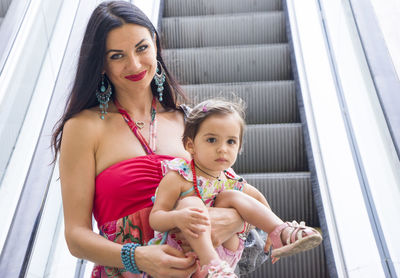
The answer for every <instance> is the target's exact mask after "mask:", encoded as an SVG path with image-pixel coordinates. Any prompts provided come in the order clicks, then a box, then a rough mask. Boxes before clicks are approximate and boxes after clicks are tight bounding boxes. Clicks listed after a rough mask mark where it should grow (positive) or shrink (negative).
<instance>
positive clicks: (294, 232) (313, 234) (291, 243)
mask: <svg viewBox="0 0 400 278" xmlns="http://www.w3.org/2000/svg"><path fill="white" fill-rule="evenodd" d="M286 228H291V231H290V232H289V236H288V238H287V240H286V244H285V245H284V244H283V242H282V232H283V230H285V229H286ZM303 233H305V234H306V235H305V236H303ZM269 237H270V238H271V242H272V248H273V249H272V254H271V255H272V257H274V258H280V257H286V256H290V255H294V254H296V253H300V252H302V251H306V250H309V249H312V248H314V247H317V246H318V245H319V244H320V243H321V241H322V236H321V235H320V233H319V232H318V231H317V230H315V229H314V228H311V227H307V226H306V225H305V223H304V221H302V222H300V224H299V223H297V222H296V221H293V222H285V223H283V224H282V225H279V226H278V227H276V228H275V229H274V230H273V231H272V233H270V235H269Z"/></svg>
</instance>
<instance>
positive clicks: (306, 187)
mask: <svg viewBox="0 0 400 278" xmlns="http://www.w3.org/2000/svg"><path fill="white" fill-rule="evenodd" d="M241 176H242V177H243V178H244V179H245V180H246V181H247V182H248V183H249V184H251V185H253V186H254V187H256V188H257V189H258V190H259V191H260V192H261V193H263V195H264V196H265V198H267V201H268V203H269V205H270V206H271V209H272V210H273V211H274V212H275V214H276V215H278V216H279V217H280V218H281V219H282V220H283V221H293V220H296V221H298V222H299V221H305V222H306V224H307V225H308V226H311V227H319V220H318V215H317V210H316V208H315V206H314V200H313V193H312V189H311V182H310V173H309V172H291V173H269V174H267V173H259V174H241Z"/></svg>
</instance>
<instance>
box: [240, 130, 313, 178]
mask: <svg viewBox="0 0 400 278" xmlns="http://www.w3.org/2000/svg"><path fill="white" fill-rule="evenodd" d="M242 150H243V152H242V153H241V154H239V157H238V159H237V161H236V163H235V165H234V168H235V169H236V170H237V172H238V173H265V172H295V171H308V164H307V159H306V154H305V151H304V143H303V132H302V124H301V123H289V124H256V125H248V126H247V127H246V131H245V134H244V139H243V146H242Z"/></svg>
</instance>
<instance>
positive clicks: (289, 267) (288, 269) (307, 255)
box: [240, 244, 329, 278]
mask: <svg viewBox="0 0 400 278" xmlns="http://www.w3.org/2000/svg"><path fill="white" fill-rule="evenodd" d="M240 277H241V278H253V277H254V278H261V277H262V278H264V277H279V278H328V277H329V274H328V272H327V268H326V266H325V254H324V248H323V244H320V245H319V246H318V247H316V248H314V249H311V250H308V251H306V252H302V253H299V254H296V255H293V256H289V257H285V258H281V259H280V260H279V261H278V262H277V263H275V264H271V262H270V261H267V262H265V263H264V264H263V265H262V266H261V267H260V268H259V269H257V270H256V271H254V272H252V273H250V274H247V275H241V276H240Z"/></svg>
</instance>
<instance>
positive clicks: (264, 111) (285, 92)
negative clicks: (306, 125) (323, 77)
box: [182, 81, 300, 124]
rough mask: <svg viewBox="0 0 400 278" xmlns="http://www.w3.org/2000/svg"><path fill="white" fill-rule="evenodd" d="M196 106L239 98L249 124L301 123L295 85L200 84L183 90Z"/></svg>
mask: <svg viewBox="0 0 400 278" xmlns="http://www.w3.org/2000/svg"><path fill="white" fill-rule="evenodd" d="M182 88H183V90H184V91H185V93H186V94H187V95H188V97H189V99H190V100H192V101H193V103H198V102H201V101H202V100H205V99H209V98H214V97H223V98H226V99H232V98H234V97H239V98H241V99H242V100H244V102H245V105H246V123H247V124H272V123H296V122H300V119H299V113H298V108H297V102H296V93H295V84H294V81H269V82H268V81H265V82H250V83H246V82H242V83H218V84H198V85H185V86H182Z"/></svg>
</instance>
